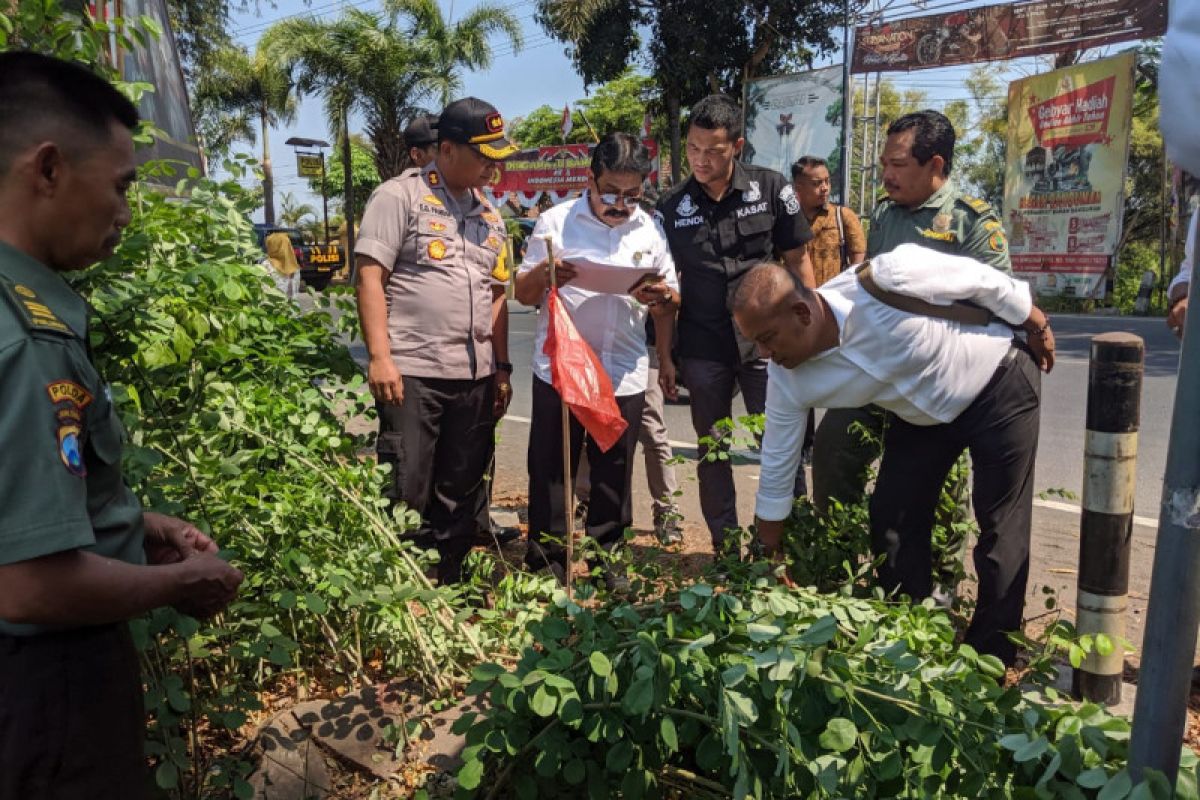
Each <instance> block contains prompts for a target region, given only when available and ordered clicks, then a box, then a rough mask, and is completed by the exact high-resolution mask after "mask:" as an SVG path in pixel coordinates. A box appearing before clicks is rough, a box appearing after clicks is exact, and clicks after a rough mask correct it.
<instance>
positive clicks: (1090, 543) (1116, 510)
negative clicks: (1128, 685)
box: [1071, 333, 1145, 706]
mask: <svg viewBox="0 0 1200 800" xmlns="http://www.w3.org/2000/svg"><path fill="white" fill-rule="evenodd" d="M1144 356H1145V345H1144V344H1143V343H1142V339H1141V337H1139V336H1134V335H1133V334H1132V333H1104V334H1101V335H1099V336H1095V337H1093V338H1092V354H1091V365H1090V367H1089V369H1088V394H1087V437H1086V439H1085V442H1084V462H1083V509H1082V512H1081V514H1080V517H1079V586H1078V590H1077V591H1078V594H1077V595H1076V603H1075V608H1076V609H1077V618H1076V619H1077V629H1078V632H1079V633H1080V635H1088V636H1093V637H1097V636H1099V635H1101V634H1103V635H1104V636H1107V637H1108V639H1109V641H1110V642H1111V643H1112V648H1111V650H1108V652H1107V653H1101V652H1100V650H1101V648H1100V647H1095V648H1093V649H1092V652H1091V653H1089V654H1088V655H1087V657H1086V658H1085V659H1084V661H1083V663H1082V664H1080V665H1079V669H1077V670H1075V672H1074V674H1073V675H1072V678H1071V693H1072V694H1073V695H1074V696H1075V697H1076V698H1079V699H1082V700H1091V701H1093V702H1097V703H1104V704H1105V705H1109V706H1112V705H1116V704H1117V703H1119V702H1121V672H1122V670H1123V668H1124V666H1125V654H1124V652H1123V648H1122V647H1121V644H1120V643H1121V641H1122V640H1123V639H1124V638H1125V613H1126V610H1127V607H1128V604H1129V550H1130V546H1131V544H1132V539H1133V496H1134V489H1135V487H1136V486H1137V445H1138V419H1139V417H1140V410H1141V400H1142V372H1143V365H1144Z"/></svg>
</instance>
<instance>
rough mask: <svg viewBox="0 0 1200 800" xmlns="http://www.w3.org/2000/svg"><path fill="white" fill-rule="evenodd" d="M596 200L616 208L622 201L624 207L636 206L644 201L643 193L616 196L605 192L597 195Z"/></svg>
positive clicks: (613, 193)
mask: <svg viewBox="0 0 1200 800" xmlns="http://www.w3.org/2000/svg"><path fill="white" fill-rule="evenodd" d="M596 198H597V199H598V200H599V201H600V202H601V203H603V204H604V205H606V206H615V205H616V204H617V202H618V201H620V203H621V205H623V206H626V207H628V206H635V205H637V204H638V201H639V200H641V199H642V193H641V192H630V193H629V194H616V193H615V192H605V193H604V194H597V195H596Z"/></svg>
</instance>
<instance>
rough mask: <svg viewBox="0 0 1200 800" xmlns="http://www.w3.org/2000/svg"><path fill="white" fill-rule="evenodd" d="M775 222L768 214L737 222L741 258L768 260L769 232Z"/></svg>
mask: <svg viewBox="0 0 1200 800" xmlns="http://www.w3.org/2000/svg"><path fill="white" fill-rule="evenodd" d="M774 227H775V220H774V218H773V217H772V216H771V215H770V214H763V213H759V214H751V215H750V216H748V217H744V218H742V219H739V220H738V221H737V232H738V241H739V243H740V245H741V247H740V248H739V250H740V252H739V255H740V256H741V257H742V258H769V257H770V256H771V249H772V247H771V231H772V230H773V229H774Z"/></svg>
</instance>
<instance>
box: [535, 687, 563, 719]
mask: <svg viewBox="0 0 1200 800" xmlns="http://www.w3.org/2000/svg"><path fill="white" fill-rule="evenodd" d="M529 708H530V710H531V711H533V713H535V714H537V715H538V716H539V717H552V716H554V711H555V709H556V708H558V698H556V697H555V696H554V695H552V694H551V693H550V692H549V691H547V690H546V686H545V684H542V685H541V686H539V687H538V688H537V691H536V692H534V693H533V699H531V700H530V701H529Z"/></svg>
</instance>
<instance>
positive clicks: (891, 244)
mask: <svg viewBox="0 0 1200 800" xmlns="http://www.w3.org/2000/svg"><path fill="white" fill-rule="evenodd" d="M902 244H919V245H922V246H924V247H928V248H931V249H933V250H939V251H941V252H943V253H950V254H952V255H956V256H969V257H970V258H973V259H975V260H976V261H982V262H983V263H984V264H987V265H988V266H991V267H995V268H996V269H998V270H1000V271H1001V272H1004V273H1007V274H1009V275H1011V274H1012V264H1011V262H1010V261H1009V258H1008V237H1007V236H1005V235H1004V226H1003V225H1001V224H1000V220H999V218H997V216H996V212H995V210H993V209H992V207H991V206H990V205H989V204H988V203H986V202H985V201H983V200H980V199H978V198H975V197H968V196H967V195H964V194H963V193H961V192H960V191H958V189H957V188H956V187H955V186H954V183H953V182H952V181H946V182H945V183H944V184H942V188H940V189H938V190H937V191H936V192H934V193H933V194H932V195H930V197H929V199H928V200H926V201H925V202H924V203H922V204H921V205H920V206H918V207H917V208H914V209H909V208H905V207H904V206H900V205H896V204H895V203H893V202H892V201H891V200H881V201H879V204H878V205H877V206H875V212H874V213H873V214H871V230H870V232H869V233H868V234H867V257H868V258H870V257H872V256H877V255H879V254H880V253H887V252H889V251H891V250H894V249H895V248H896V247H899V246H900V245H902Z"/></svg>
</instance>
